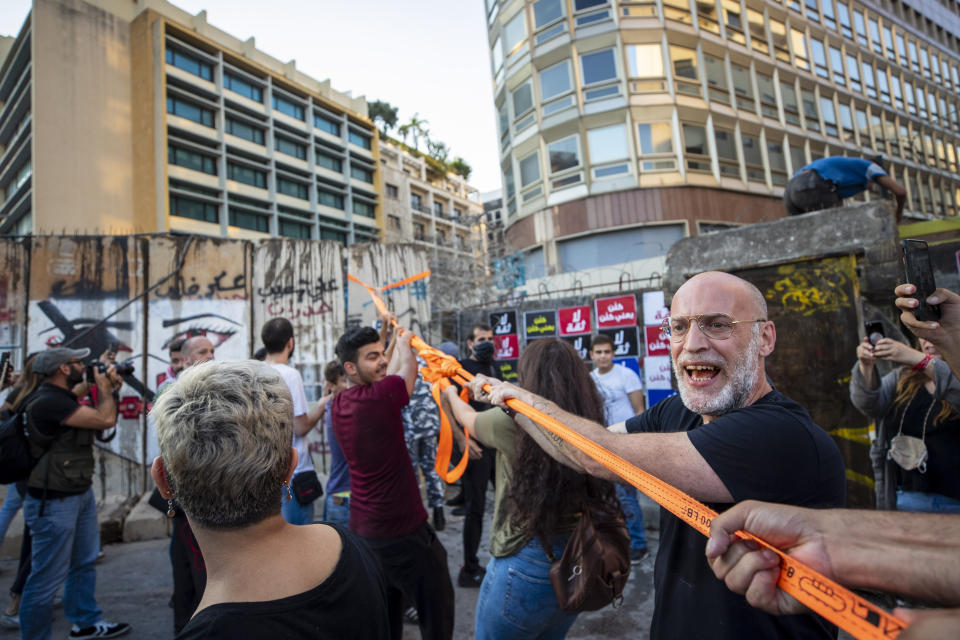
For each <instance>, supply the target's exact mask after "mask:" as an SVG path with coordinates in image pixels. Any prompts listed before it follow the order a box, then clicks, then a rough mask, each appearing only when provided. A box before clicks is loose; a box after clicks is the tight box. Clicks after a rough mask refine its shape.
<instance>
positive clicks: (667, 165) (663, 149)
mask: <svg viewBox="0 0 960 640" xmlns="http://www.w3.org/2000/svg"><path fill="white" fill-rule="evenodd" d="M637 143H638V146H639V149H640V156H641V161H640V170H641V171H667V170H673V169H676V166H677V164H676V157H675V156H674V155H673V131H672V129H671V128H670V123H669V122H642V123H639V124H638V125H637ZM652 156H663V157H662V158H661V159H659V160H655V159H653V158H652Z"/></svg>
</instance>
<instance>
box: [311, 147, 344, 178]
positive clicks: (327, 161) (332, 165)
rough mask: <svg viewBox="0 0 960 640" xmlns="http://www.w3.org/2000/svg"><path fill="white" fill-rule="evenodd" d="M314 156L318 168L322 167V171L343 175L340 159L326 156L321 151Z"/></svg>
mask: <svg viewBox="0 0 960 640" xmlns="http://www.w3.org/2000/svg"><path fill="white" fill-rule="evenodd" d="M316 156H317V166H318V167H323V168H324V169H329V170H330V171H336V172H337V173H343V161H342V160H340V158H336V157H334V156H331V155H328V154H326V153H323V152H322V151H317V152H316Z"/></svg>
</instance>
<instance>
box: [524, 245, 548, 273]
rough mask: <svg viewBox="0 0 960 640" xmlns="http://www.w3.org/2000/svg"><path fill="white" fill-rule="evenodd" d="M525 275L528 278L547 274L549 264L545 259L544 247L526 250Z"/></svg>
mask: <svg viewBox="0 0 960 640" xmlns="http://www.w3.org/2000/svg"><path fill="white" fill-rule="evenodd" d="M523 275H524V277H526V278H542V277H544V276H545V275H547V265H546V263H545V262H544V260H543V247H537V248H536V249H531V250H530V251H526V252H524V254H523Z"/></svg>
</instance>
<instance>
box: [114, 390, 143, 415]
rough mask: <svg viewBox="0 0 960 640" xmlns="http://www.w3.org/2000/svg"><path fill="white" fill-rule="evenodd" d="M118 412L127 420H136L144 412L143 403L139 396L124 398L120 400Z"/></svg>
mask: <svg viewBox="0 0 960 640" xmlns="http://www.w3.org/2000/svg"><path fill="white" fill-rule="evenodd" d="M117 412H118V413H119V414H120V415H121V416H123V417H124V418H126V419H127V420H135V419H137V418H139V417H140V414H141V413H142V412H143V402H141V400H140V398H138V397H137V396H124V397H123V398H121V399H120V404H119V405H118V406H117Z"/></svg>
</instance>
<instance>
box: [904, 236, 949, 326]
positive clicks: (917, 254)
mask: <svg viewBox="0 0 960 640" xmlns="http://www.w3.org/2000/svg"><path fill="white" fill-rule="evenodd" d="M902 244H903V265H904V269H905V271H906V276H907V284H912V285H914V286H915V287H916V288H917V292H916V293H914V294H913V296H912V297H913V298H915V299H916V300H917V302H919V303H920V305H919V306H917V308H916V309H914V310H913V315H914V316H916V318H917V320H922V321H924V322H935V321H937V320H939V319H940V307H939V306H936V305H930V304H927V302H926V300H927V297H928V296H930V295H931V294H932V293H933V290H934V289H936V288H937V284H936V282H934V280H933V266H932V265H931V263H930V249H929V248H928V247H927V243H926V242H924V241H923V240H914V239H912V238H908V239H906V240H904V241H903V243H902Z"/></svg>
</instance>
